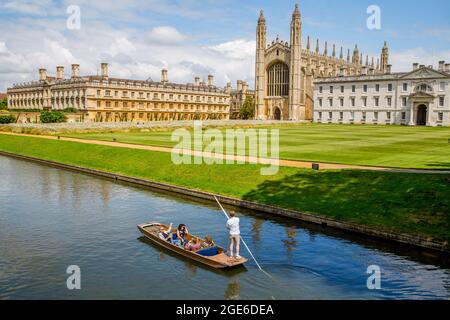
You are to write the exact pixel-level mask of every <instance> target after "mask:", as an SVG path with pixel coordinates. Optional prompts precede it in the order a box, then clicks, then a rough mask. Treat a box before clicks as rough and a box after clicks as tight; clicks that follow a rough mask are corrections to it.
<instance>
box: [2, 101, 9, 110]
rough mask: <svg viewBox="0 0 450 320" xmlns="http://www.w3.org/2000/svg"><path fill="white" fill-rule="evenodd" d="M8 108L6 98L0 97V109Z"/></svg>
mask: <svg viewBox="0 0 450 320" xmlns="http://www.w3.org/2000/svg"><path fill="white" fill-rule="evenodd" d="M6 109H8V100H6V99H0V110H6Z"/></svg>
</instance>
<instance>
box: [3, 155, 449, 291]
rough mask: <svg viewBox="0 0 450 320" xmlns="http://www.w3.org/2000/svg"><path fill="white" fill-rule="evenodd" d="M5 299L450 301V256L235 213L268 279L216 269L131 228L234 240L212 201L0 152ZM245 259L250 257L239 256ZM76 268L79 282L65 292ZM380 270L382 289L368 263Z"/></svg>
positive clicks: (254, 271) (248, 270) (249, 268)
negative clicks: (161, 227)
mask: <svg viewBox="0 0 450 320" xmlns="http://www.w3.org/2000/svg"><path fill="white" fill-rule="evenodd" d="M0 170H1V171H0V172H1V179H0V299H94V298H97V299H436V298H438V299H448V298H449V297H450V261H449V260H448V257H447V258H444V257H442V256H439V255H438V254H436V253H433V252H427V251H422V250H419V249H417V248H413V247H409V246H402V245H398V244H391V243H386V242H382V241H375V240H368V239H366V238H365V237H362V236H356V235H350V234H347V233H343V232H339V231H333V230H330V229H322V228H321V227H318V226H311V225H306V224H303V223H301V222H298V221H294V220H287V219H284V218H274V217H271V216H268V215H265V214H261V213H255V212H250V211H243V210H237V212H238V215H239V216H240V220H241V231H242V234H243V236H244V238H245V240H246V241H247V243H248V245H249V247H250V249H251V250H252V252H253V253H254V255H255V256H256V258H257V259H258V260H259V262H260V263H261V265H262V266H263V268H264V269H265V270H266V271H267V272H268V273H270V274H271V275H272V278H269V277H267V276H266V275H265V274H264V273H262V272H260V271H259V270H258V268H257V267H256V264H255V263H254V262H252V261H249V262H248V263H247V264H246V267H245V268H239V269H236V270H232V271H215V270H211V269H209V268H205V267H203V266H201V265H198V264H196V263H194V262H191V261H189V260H186V259H183V258H180V257H178V256H175V255H174V254H172V253H170V252H168V251H166V250H164V249H161V248H158V247H155V246H154V245H152V244H151V243H149V242H148V241H146V240H145V239H144V238H142V237H141V234H140V233H139V232H138V230H137V228H136V225H137V224H140V223H144V222H148V221H161V222H165V223H170V222H173V223H174V224H179V223H185V224H187V225H188V227H189V231H190V232H191V233H193V234H198V235H206V234H209V235H211V236H213V238H214V239H215V241H216V243H218V244H221V245H222V246H226V245H227V233H226V230H225V228H224V224H225V221H224V216H223V215H222V213H221V212H220V210H219V209H218V208H217V206H216V205H215V204H214V203H212V202H205V201H197V200H195V199H190V198H186V197H180V196H176V195H173V194H167V193H161V192H158V191H151V190H143V189H139V188H136V187H133V186H130V185H126V184H123V183H116V182H114V181H110V180H106V179H101V178H97V177H92V176H89V175H84V174H79V173H74V172H70V171H65V170H60V169H55V168H51V167H47V166H42V165H38V164H34V163H29V162H25V161H20V160H15V159H10V158H6V157H1V156H0ZM242 254H243V255H244V256H247V257H248V256H249V255H248V253H246V252H245V251H242ZM71 265H76V266H79V268H80V270H81V289H80V290H69V289H67V285H66V280H67V278H68V277H69V276H70V275H69V274H67V273H66V270H67V267H68V266H71ZM371 265H377V266H379V267H380V269H381V289H378V290H377V289H376V290H369V289H368V287H367V279H368V277H369V276H370V274H367V268H368V267H369V266H371Z"/></svg>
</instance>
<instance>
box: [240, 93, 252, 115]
mask: <svg viewBox="0 0 450 320" xmlns="http://www.w3.org/2000/svg"><path fill="white" fill-rule="evenodd" d="M254 116H255V101H253V98H252V97H250V96H248V97H246V98H245V101H244V104H243V105H242V108H241V110H239V118H241V119H243V120H249V119H253V117H254Z"/></svg>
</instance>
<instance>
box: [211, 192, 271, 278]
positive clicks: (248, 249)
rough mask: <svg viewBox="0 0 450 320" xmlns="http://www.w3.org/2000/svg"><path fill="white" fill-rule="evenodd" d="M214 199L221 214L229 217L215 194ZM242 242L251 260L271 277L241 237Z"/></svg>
mask: <svg viewBox="0 0 450 320" xmlns="http://www.w3.org/2000/svg"><path fill="white" fill-rule="evenodd" d="M214 199H216V201H217V204H218V205H219V207H220V209H222V212H223V214H224V215H225V217H227V219H230V217H229V216H228V213H227V212H226V211H225V209H224V208H223V207H222V204H221V203H220V201H219V199H217V197H216V196H214ZM241 240H242V243H243V244H244V246H245V248H246V249H247V251H248V253H249V254H250V256H251V257H252V258H253V260H254V261H255V263H256V265H257V266H258V268H259V270H261V271H262V272H263V273H264V274H266V275H267V276H268V277H270V278H272V276H271V275H270V274H268V273H267V272H266V271H264V270H263V268H261V266H260V265H259V263H258V261H256V258H255V256H254V255H253V253H252V252H251V251H250V248H249V247H248V246H247V244H246V243H245V241H244V239H243V238H242V237H241Z"/></svg>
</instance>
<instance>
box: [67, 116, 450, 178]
mask: <svg viewBox="0 0 450 320" xmlns="http://www.w3.org/2000/svg"><path fill="white" fill-rule="evenodd" d="M274 128H278V129H279V130H280V157H281V158H282V159H288V160H304V161H317V162H330V163H339V164H351V165H368V166H384V167H397V168H421V169H450V143H449V139H450V128H447V127H441V128H430V127H403V126H369V125H367V126H361V125H325V124H301V125H287V126H279V127H274ZM223 130H224V129H222V131H223ZM69 136H74V137H79V138H85V139H97V140H106V141H112V140H113V139H116V141H119V142H127V143H133V144H144V145H153V146H167V147H172V146H174V145H175V142H172V141H171V131H160V132H158V131H154V132H133V133H98V134H89V133H87V134H70V135H69Z"/></svg>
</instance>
